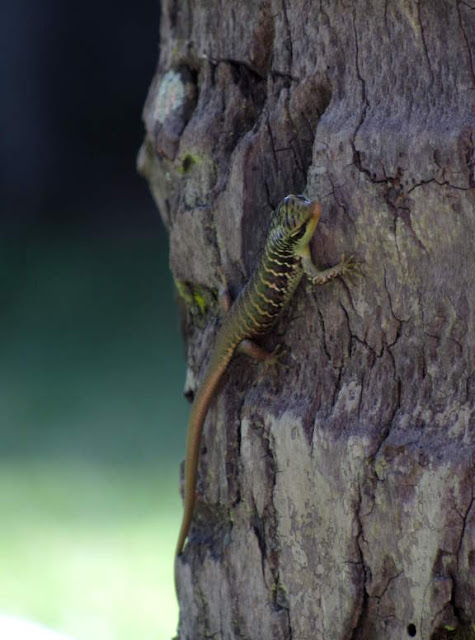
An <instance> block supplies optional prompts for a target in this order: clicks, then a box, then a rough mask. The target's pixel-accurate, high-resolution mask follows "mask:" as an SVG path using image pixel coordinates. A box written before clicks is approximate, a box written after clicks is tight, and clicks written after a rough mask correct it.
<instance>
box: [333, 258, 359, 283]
mask: <svg viewBox="0 0 475 640" xmlns="http://www.w3.org/2000/svg"><path fill="white" fill-rule="evenodd" d="M362 265H363V263H362V262H360V261H359V260H357V259H356V258H355V257H354V256H348V258H345V254H344V253H343V254H342V256H341V261H340V263H339V265H338V267H339V269H340V273H339V275H340V276H349V277H350V278H349V279H350V281H351V282H352V283H353V279H354V277H355V276H363V275H364V271H363V266H362Z"/></svg>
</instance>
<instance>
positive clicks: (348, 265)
mask: <svg viewBox="0 0 475 640" xmlns="http://www.w3.org/2000/svg"><path fill="white" fill-rule="evenodd" d="M302 268H303V270H304V273H305V275H306V276H307V278H308V279H309V280H310V282H311V283H312V284H314V285H321V284H326V283H327V282H329V281H330V280H333V279H334V278H338V276H344V275H346V274H357V273H361V266H360V263H359V262H357V261H356V260H355V259H354V258H353V256H350V257H349V258H345V256H344V255H343V256H342V257H341V262H339V263H338V264H337V265H335V266H334V267H330V268H329V269H324V270H323V271H319V270H318V269H317V267H316V266H315V265H314V264H313V262H312V258H311V257H310V252H309V253H308V255H305V256H302Z"/></svg>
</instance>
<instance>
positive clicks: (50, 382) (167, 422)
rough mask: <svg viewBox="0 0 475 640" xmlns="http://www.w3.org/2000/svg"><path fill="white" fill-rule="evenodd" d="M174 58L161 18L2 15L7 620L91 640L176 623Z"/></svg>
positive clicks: (108, 1)
mask: <svg viewBox="0 0 475 640" xmlns="http://www.w3.org/2000/svg"><path fill="white" fill-rule="evenodd" d="M158 47H159V5H158V2H156V1H155V0H142V1H141V2H135V3H131V2H125V1H124V0H118V1H112V0H105V1H103V2H97V1H96V2H91V1H90V0H87V1H82V2H62V1H61V0H42V1H41V2H38V1H37V0H2V2H1V5H0V51H1V53H0V81H1V100H0V127H1V130H0V203H1V204H0V207H1V208H0V311H1V313H0V336H1V343H0V345H1V351H0V353H1V359H0V513H1V514H2V518H3V520H4V522H7V523H8V526H4V525H2V527H1V528H0V548H2V549H3V550H5V552H4V554H3V557H2V571H1V572H0V614H1V613H2V612H3V613H8V614H13V615H18V616H22V617H27V618H29V619H32V620H36V621H39V622H41V623H43V624H46V625H49V626H51V627H54V628H57V629H62V630H63V631H65V632H67V633H69V634H70V635H71V636H73V637H74V638H76V639H78V640H79V639H80V638H88V640H94V639H95V638H97V639H98V640H99V639H101V640H103V639H104V638H107V637H113V638H117V639H122V638H124V639H125V638H132V637H169V636H170V635H172V632H173V628H174V624H175V619H176V608H175V599H174V594H173V573H172V566H171V560H170V558H173V547H174V543H175V536H176V532H177V530H178V525H179V517H180V508H181V507H180V502H179V496H178V464H179V460H180V459H181V457H182V455H183V446H184V445H183V441H184V434H185V431H186V418H187V405H186V402H185V401H184V399H183V397H182V386H183V382H184V377H185V363H184V358H183V347H182V343H181V337H180V335H179V323H178V318H177V314H176V310H175V300H174V289H173V283H172V279H171V276H170V273H169V269H168V243H167V237H166V233H165V230H164V228H163V225H162V223H161V220H160V217H159V214H158V211H157V209H156V207H155V204H154V202H153V201H152V198H151V196H150V194H149V191H148V187H147V185H146V183H145V181H144V180H143V179H142V178H141V177H139V176H138V175H137V173H136V169H135V160H136V156H137V152H138V150H139V147H140V144H141V142H142V139H143V135H144V130H143V124H142V121H141V111H142V107H143V103H144V101H145V98H146V95H147V91H148V87H149V85H150V82H151V79H152V76H153V74H154V71H155V67H156V64H157V61H158ZM2 532H3V534H2ZM125 532H127V534H125ZM111 538H112V539H114V540H115V539H116V538H118V539H119V540H120V542H117V541H116V544H115V545H114V544H112V545H111ZM78 554H79V556H80V558H81V561H80V562H78V561H77V558H78ZM118 575H119V576H120V578H118ZM91 584H94V585H95V587H94V589H95V591H94V594H92V592H91ZM93 596H94V597H93ZM134 598H136V599H137V602H135V604H134ZM167 625H168V626H167ZM161 632H162V633H161ZM165 634H166V635H165ZM1 635H2V633H1V624H0V636H1Z"/></svg>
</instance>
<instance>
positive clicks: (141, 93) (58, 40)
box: [0, 0, 162, 235]
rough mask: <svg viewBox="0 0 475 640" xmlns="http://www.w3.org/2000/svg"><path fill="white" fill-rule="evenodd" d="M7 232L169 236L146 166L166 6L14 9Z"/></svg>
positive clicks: (27, 5) (6, 47) (5, 92)
mask: <svg viewBox="0 0 475 640" xmlns="http://www.w3.org/2000/svg"><path fill="white" fill-rule="evenodd" d="M0 11H1V13H0V42H1V43H2V44H1V49H2V55H1V58H2V61H1V73H2V91H1V94H2V100H1V101H0V116H1V118H0V122H1V125H0V126H1V133H0V144H1V157H0V158H1V173H0V179H1V193H2V201H3V205H2V233H3V235H5V234H12V233H24V232H25V231H27V230H32V229H33V228H35V229H36V230H37V229H40V230H41V231H44V229H45V227H46V226H48V227H50V228H53V229H54V231H55V232H62V231H64V230H65V229H66V228H67V229H68V231H71V230H74V232H80V233H83V234H88V235H92V234H97V233H98V232H102V233H103V234H107V235H110V234H111V233H113V232H114V231H117V230H120V231H122V232H131V233H134V234H137V233H143V232H150V233H155V234H157V235H162V228H161V226H160V224H159V220H158V216H157V213H156V210H155V208H154V205H153V203H152V201H151V199H150V197H149V195H148V192H147V189H146V187H145V183H144V182H143V181H141V180H140V179H139V178H138V177H137V176H136V174H135V171H134V162H135V156H136V153H137V150H138V147H139V145H140V143H141V139H142V135H143V127H142V123H141V109H142V105H143V102H144V100H145V96H146V91H147V87H148V85H149V84H150V80H151V78H152V75H153V72H154V69H155V66H156V63H157V60H158V33H159V6H158V3H157V2H156V1H152V0H144V1H142V2H136V3H130V2H125V1H124V0H118V1H117V2H112V1H110V0H106V1H102V2H92V1H91V0H89V1H82V2H60V0H42V2H35V1H34V0H2V3H1V9H0Z"/></svg>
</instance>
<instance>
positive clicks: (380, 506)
mask: <svg viewBox="0 0 475 640" xmlns="http://www.w3.org/2000/svg"><path fill="white" fill-rule="evenodd" d="M162 4H163V6H162V23H161V55H160V62H159V66H158V70H157V74H156V76H155V78H154V80H153V83H152V86H151V89H150V94H149V98H148V100H147V104H146V108H145V121H146V129H147V136H146V140H145V142H144V145H143V148H142V150H141V153H140V156H139V164H140V167H141V170H142V172H143V173H144V174H145V175H146V177H147V179H148V181H149V183H150V186H151V189H152V191H153V193H154V196H155V198H156V201H157V203H158V206H159V208H160V212H161V214H162V216H163V219H164V221H165V224H166V225H167V228H168V229H169V232H170V256H171V258H170V260H171V268H172V271H173V274H174V276H175V278H176V280H177V285H178V288H179V290H180V292H181V294H182V296H183V298H184V299H185V302H186V306H187V308H188V311H189V313H188V323H187V338H188V361H189V371H190V372H191V374H192V375H190V376H189V387H190V389H191V390H192V389H193V388H194V386H195V384H196V383H195V381H196V380H199V379H200V376H201V375H202V373H203V368H204V366H205V364H206V361H207V359H208V357H209V353H210V349H211V348H212V345H213V341H214V335H215V331H216V328H217V326H218V323H219V314H218V311H217V308H216V305H215V304H214V301H215V292H216V289H217V286H218V283H219V277H218V268H219V267H222V268H223V270H224V272H225V274H226V276H227V278H228V281H229V282H230V284H231V285H232V290H233V292H234V293H237V292H238V291H239V288H240V287H241V286H242V285H243V284H244V283H245V281H246V280H247V278H248V277H249V274H250V272H251V270H252V268H253V265H254V264H255V262H256V260H257V258H258V255H259V250H260V247H261V246H262V244H263V241H264V238H265V234H266V229H267V225H268V221H269V216H270V213H271V210H272V209H273V208H274V207H275V205H276V204H277V203H278V202H279V200H280V199H281V198H282V197H283V196H284V195H286V194H287V193H296V192H297V193H298V192H305V194H306V195H307V196H309V197H311V198H318V199H321V200H322V202H323V204H324V213H323V216H322V221H321V223H320V225H319V227H318V228H317V233H316V237H315V239H314V242H313V246H312V250H313V253H314V257H315V261H316V263H317V264H318V265H320V266H327V265H332V264H334V263H336V262H337V261H338V260H339V258H340V256H341V254H342V253H345V254H355V255H356V256H357V257H358V258H359V259H360V260H362V261H363V262H364V270H365V273H366V276H365V277H364V278H360V279H359V280H358V281H357V282H356V283H355V284H354V285H353V284H351V283H350V282H346V283H345V282H342V281H339V282H337V283H335V284H331V285H327V286H326V287H323V288H321V289H318V290H315V291H314V290H311V289H309V288H308V287H307V288H306V287H304V286H302V287H300V289H299V291H298V292H297V294H296V296H295V299H294V301H293V304H292V306H291V308H290V309H289V312H288V314H287V315H286V317H285V318H283V319H282V322H281V323H280V325H279V326H278V327H277V329H276V331H275V332H274V334H273V335H272V336H270V337H269V339H268V341H267V345H268V346H272V345H273V344H275V343H276V342H278V341H283V342H284V343H285V345H287V347H288V349H289V352H290V355H289V356H288V364H289V365H290V367H289V368H288V369H282V370H281V371H280V377H279V382H278V384H277V385H276V386H273V381H272V378H271V377H270V378H264V379H258V376H257V372H256V368H255V365H253V364H252V363H250V362H249V361H248V360H246V359H245V358H241V357H239V358H237V359H236V360H235V361H234V362H233V364H232V365H231V367H230V371H229V375H228V376H227V378H226V380H225V383H224V384H223V387H222V390H221V392H220V393H219V395H218V397H217V398H216V401H215V402H214V404H213V406H212V408H211V410H210V412H209V415H208V419H207V422H206V425H205V434H204V442H203V447H202V456H201V463H200V468H199V494H200V500H199V504H198V507H197V511H196V516H195V519H194V525H193V529H192V534H191V539H190V543H189V545H188V547H187V550H186V552H185V554H184V556H183V558H182V559H181V560H180V561H179V567H178V582H179V596H180V605H181V616H180V627H179V637H180V639H181V640H194V639H201V638H208V637H209V638H211V637H212V638H223V639H234V638H243V639H244V638H245V639H249V640H251V639H255V638H264V639H276V640H280V639H282V640H284V639H285V640H289V639H290V638H293V639H294V640H311V639H312V640H313V639H322V640H323V639H325V640H340V639H342V640H343V639H353V640H362V639H370V638H371V639H372V638H377V639H379V638H381V639H385V640H392V639H394V640H400V639H401V638H406V637H415V638H424V639H434V640H435V639H436V638H452V637H453V638H461V637H464V638H465V637H467V638H468V637H473V629H474V628H475V627H474V626H473V624H474V623H475V507H474V494H473V483H474V459H475V458H474V452H475V424H474V422H475V410H474V405H475V276H474V239H475V209H474V207H475V175H474V171H475V170H474V167H475V156H474V133H473V131H474V129H475V68H474V66H475V2H473V1H472V0H466V1H457V0H431V1H429V0H420V1H419V2H417V1H416V0H354V2H351V1H350V0H346V1H345V2H340V1H338V0H334V1H333V0H332V1H329V0H320V2H317V1H315V2H308V1H303V0H301V1H292V2H290V1H289V0H264V1H261V2H258V1H257V0H245V1H241V2H239V3H238V2H231V1H230V0H229V1H227V2H222V1H218V0H193V1H192V0H187V1H183V2H182V1H179V0H163V3H162ZM177 428H179V427H178V426H177ZM180 428H183V429H185V425H183V426H182V427H180Z"/></svg>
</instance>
